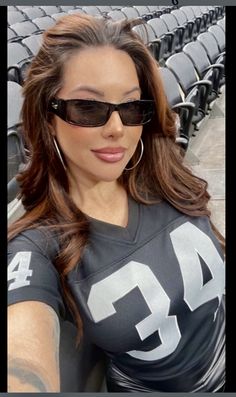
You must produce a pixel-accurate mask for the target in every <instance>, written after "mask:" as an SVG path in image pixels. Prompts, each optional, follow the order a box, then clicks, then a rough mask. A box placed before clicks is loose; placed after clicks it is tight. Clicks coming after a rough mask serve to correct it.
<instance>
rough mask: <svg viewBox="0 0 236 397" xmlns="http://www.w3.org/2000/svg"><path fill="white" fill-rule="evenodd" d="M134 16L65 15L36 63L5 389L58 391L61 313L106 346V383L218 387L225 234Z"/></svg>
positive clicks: (15, 239)
mask: <svg viewBox="0 0 236 397" xmlns="http://www.w3.org/2000/svg"><path fill="white" fill-rule="evenodd" d="M131 27H132V24H131V23H130V22H127V21H122V22H115V23H114V22H112V21H110V20H103V19H97V18H92V17H89V16H84V15H71V16H66V17H64V18H62V19H61V20H60V21H58V22H57V23H56V25H55V26H54V27H52V28H50V29H49V30H48V31H47V32H46V33H45V35H44V41H43V44H42V47H41V49H40V51H39V53H38V54H37V56H36V58H35V59H34V61H33V62H32V65H31V68H30V71H29V74H28V78H27V81H26V83H25V86H24V104H23V110H22V118H23V130H24V136H25V140H26V144H27V146H28V148H29V151H30V154H31V157H30V161H29V163H28V166H27V169H25V170H24V172H22V173H21V175H20V176H19V177H18V179H19V182H20V184H21V198H22V203H23V205H24V207H25V210H26V213H25V214H24V216H23V217H22V218H21V219H19V220H18V221H17V222H15V223H14V224H13V225H12V226H11V227H10V234H9V304H10V306H9V357H10V358H9V385H10V386H9V391H59V390H60V379H59V362H58V349H59V328H60V324H61V323H62V322H63V321H64V319H65V318H68V316H69V315H70V314H71V313H72V315H73V319H74V321H75V322H76V324H77V326H78V335H79V336H81V335H82V332H83V333H84V334H86V336H87V337H88V338H89V339H90V340H91V342H92V343H95V344H96V345H97V346H99V347H100V348H101V349H103V350H104V351H105V353H106V355H107V357H108V366H107V387H108V391H124V392H125V391H148V392H152V391H160V392H162V391H163V392H184V391H187V392H196V391H202V392H215V391H219V390H220V389H221V388H222V387H223V385H224V329H223V327H224V301H223V299H222V295H223V290H224V266H223V254H222V251H221V243H222V241H221V237H220V235H219V233H218V232H217V231H216V229H215V228H214V227H213V229H212V226H211V223H210V220H209V218H210V212H209V210H208V209H207V203H208V201H209V198H210V196H209V194H208V192H207V183H206V182H205V181H204V180H202V179H200V178H198V177H196V176H194V175H192V173H191V171H190V170H189V169H187V168H186V166H185V165H184V164H183V162H182V156H181V154H180V153H179V149H178V147H177V145H176V143H175V135H176V127H175V117H174V115H173V114H172V112H171V110H170V109H169V107H168V104H167V101H166V97H165V94H164V90H163V86H162V82H161V80H160V76H159V71H158V66H157V64H156V61H155V60H154V59H153V58H152V56H151V54H150V53H149V52H148V50H147V49H146V47H145V46H144V44H143V43H142V42H141V41H140V39H139V38H138V37H137V36H136V34H135V33H134V32H133V31H132V30H131ZM16 325H17V326H16Z"/></svg>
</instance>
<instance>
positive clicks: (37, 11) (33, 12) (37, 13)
mask: <svg viewBox="0 0 236 397" xmlns="http://www.w3.org/2000/svg"><path fill="white" fill-rule="evenodd" d="M23 11H24V14H25V15H27V17H28V19H30V20H31V21H32V20H33V19H35V18H40V17H43V16H45V12H44V11H43V10H42V9H41V8H39V7H27V8H24V10H23Z"/></svg>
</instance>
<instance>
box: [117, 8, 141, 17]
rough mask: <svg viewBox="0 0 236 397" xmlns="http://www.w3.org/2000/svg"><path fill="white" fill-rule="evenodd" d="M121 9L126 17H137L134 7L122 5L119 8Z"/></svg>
mask: <svg viewBox="0 0 236 397" xmlns="http://www.w3.org/2000/svg"><path fill="white" fill-rule="evenodd" d="M121 11H122V12H123V14H125V15H126V17H127V18H128V19H137V18H139V13H138V10H136V8H134V7H123V8H122V9H121Z"/></svg>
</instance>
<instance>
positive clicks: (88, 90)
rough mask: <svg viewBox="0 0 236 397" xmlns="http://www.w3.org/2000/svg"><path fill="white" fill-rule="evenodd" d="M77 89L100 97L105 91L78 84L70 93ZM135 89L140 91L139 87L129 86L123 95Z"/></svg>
mask: <svg viewBox="0 0 236 397" xmlns="http://www.w3.org/2000/svg"><path fill="white" fill-rule="evenodd" d="M79 91H87V92H90V93H91V94H96V95H99V96H101V97H104V96H105V93H104V92H103V91H99V90H97V89H95V88H93V87H90V86H88V85H81V86H78V87H76V88H74V89H73V90H72V91H71V92H70V93H71V94H73V93H75V92H79ZM135 91H138V92H141V89H140V87H138V86H136V87H133V88H131V90H128V91H126V92H124V96H126V95H129V94H132V93H133V92H135Z"/></svg>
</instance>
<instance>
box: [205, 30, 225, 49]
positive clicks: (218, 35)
mask: <svg viewBox="0 0 236 397" xmlns="http://www.w3.org/2000/svg"><path fill="white" fill-rule="evenodd" d="M208 31H209V32H211V33H212V34H213V36H214V37H215V39H216V41H217V44H218V47H219V50H220V52H223V51H225V32H224V31H223V30H222V28H221V27H220V26H218V25H212V26H210V27H209V29H208Z"/></svg>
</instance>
